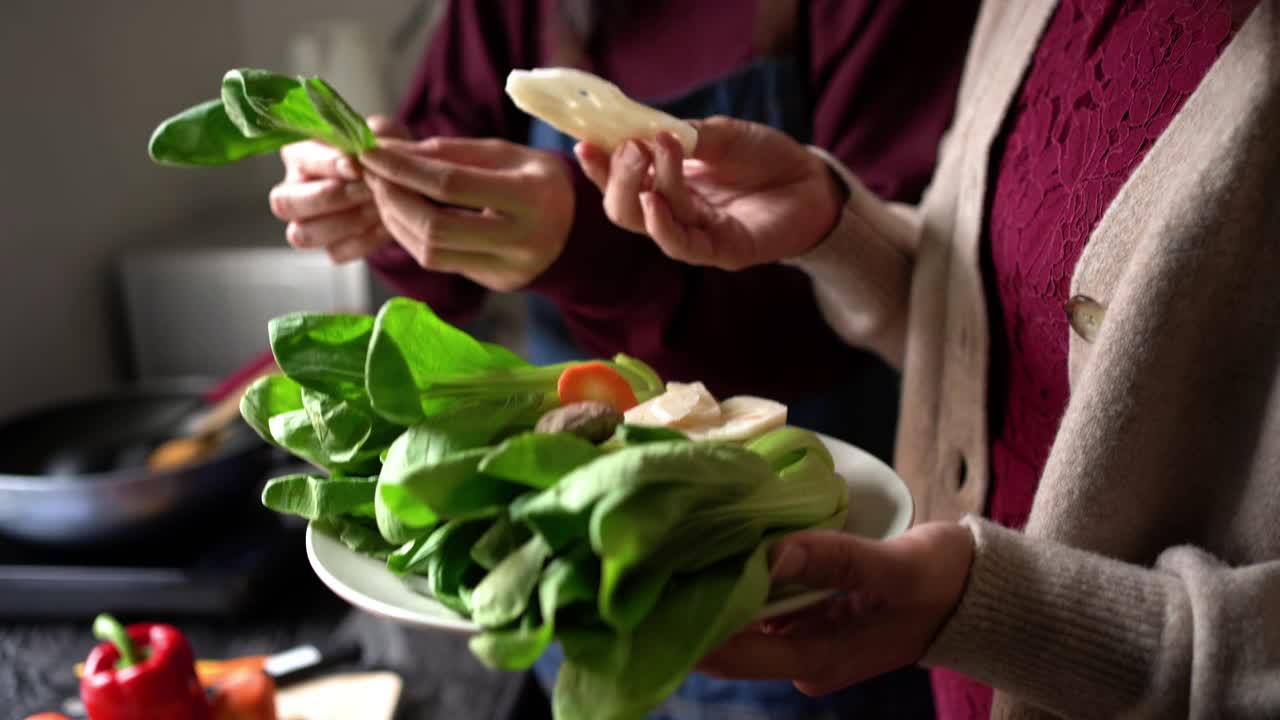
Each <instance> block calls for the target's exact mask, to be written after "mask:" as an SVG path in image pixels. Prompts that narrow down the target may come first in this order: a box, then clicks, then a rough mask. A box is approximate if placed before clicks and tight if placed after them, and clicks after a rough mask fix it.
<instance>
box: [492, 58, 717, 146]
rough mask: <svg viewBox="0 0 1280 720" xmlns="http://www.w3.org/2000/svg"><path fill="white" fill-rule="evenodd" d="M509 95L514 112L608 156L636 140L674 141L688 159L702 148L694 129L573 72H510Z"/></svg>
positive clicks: (596, 79) (602, 81)
mask: <svg viewBox="0 0 1280 720" xmlns="http://www.w3.org/2000/svg"><path fill="white" fill-rule="evenodd" d="M506 89H507V95H508V96H509V97H510V98H511V101H512V102H514V103H515V104H516V107H518V108H520V109H521V110H523V111H525V112H526V113H529V114H530V115H532V116H534V117H536V118H538V119H539V120H542V121H543V122H545V123H547V124H548V125H550V126H551V127H553V128H555V129H557V130H559V131H560V132H562V133H564V134H566V135H570V136H572V137H575V138H577V139H579V140H582V141H585V142H589V143H591V144H593V145H598V146H600V147H601V148H603V149H604V150H605V151H607V152H613V149H614V148H616V147H617V146H619V145H621V144H622V143H623V142H625V141H627V140H632V139H644V140H652V139H654V138H656V137H657V136H658V133H660V132H664V131H665V132H669V133H671V134H672V135H675V136H676V138H677V139H678V140H679V141H680V145H681V146H682V147H683V148H684V152H685V154H686V155H692V154H693V149H694V148H695V147H696V146H697V144H698V131H697V130H694V129H693V126H692V125H690V124H689V123H687V122H684V121H682V120H678V119H676V118H674V117H672V116H670V115H668V114H666V113H664V112H662V111H660V110H655V109H653V108H651V107H648V106H646V105H642V104H640V103H638V102H636V101H635V100H632V99H631V98H629V97H627V96H626V95H625V94H624V93H623V92H622V90H621V89H619V88H618V86H617V85H614V84H613V83H611V82H609V81H607V80H605V79H603V78H600V77H597V76H595V75H592V74H591V73H587V72H582V71H581V70H574V69H572V68H535V69H533V70H512V71H511V73H510V74H509V75H507V88H506Z"/></svg>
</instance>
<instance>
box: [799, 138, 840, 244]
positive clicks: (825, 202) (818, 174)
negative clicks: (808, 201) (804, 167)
mask: <svg viewBox="0 0 1280 720" xmlns="http://www.w3.org/2000/svg"><path fill="white" fill-rule="evenodd" d="M805 154H806V155H808V162H809V165H810V170H809V172H810V175H811V176H812V177H814V178H815V184H816V185H817V188H818V192H817V197H816V198H815V201H816V202H815V206H814V208H813V210H812V211H813V214H814V215H813V216H814V217H815V218H818V220H817V227H818V228H819V229H820V232H818V234H817V236H816V237H814V238H813V239H812V241H811V242H809V243H808V244H807V245H806V246H805V247H804V248H802V249H801V251H800V252H798V253H796V254H795V257H799V256H800V255H805V254H807V253H809V252H810V251H812V250H813V249H814V248H816V247H817V246H818V245H820V244H822V241H823V240H825V239H827V237H828V236H829V235H831V233H832V231H834V230H835V229H836V226H837V225H839V224H840V214H841V212H842V210H843V209H844V206H845V203H846V202H848V200H849V188H848V187H846V186H845V184H844V181H843V180H841V179H840V176H839V175H838V174H837V173H836V171H835V170H834V169H833V168H832V167H831V166H830V165H828V164H827V163H826V161H825V160H823V159H822V158H821V157H818V156H817V155H814V154H812V153H805Z"/></svg>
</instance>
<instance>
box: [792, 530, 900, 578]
mask: <svg viewBox="0 0 1280 720" xmlns="http://www.w3.org/2000/svg"><path fill="white" fill-rule="evenodd" d="M880 545H881V543H876V542H872V541H868V540H863V539H861V538H858V537H855V536H853V535H849V534H848V533H843V532H835V531H831V530H822V531H814V532H803V533H797V534H795V535H791V536H788V537H786V538H783V539H782V540H779V541H778V543H777V544H776V545H775V546H774V548H773V553H772V564H771V571H770V574H771V575H772V577H773V579H774V580H775V581H783V582H790V583H798V584H800V585H804V586H806V587H811V588H819V589H830V590H842V591H851V590H859V589H883V588H884V587H885V585H884V584H885V583H886V582H888V581H890V580H891V578H892V576H893V575H894V574H895V572H894V570H895V564H894V563H893V562H892V561H891V559H890V558H888V557H886V556H885V552H884V549H883V548H882V547H880Z"/></svg>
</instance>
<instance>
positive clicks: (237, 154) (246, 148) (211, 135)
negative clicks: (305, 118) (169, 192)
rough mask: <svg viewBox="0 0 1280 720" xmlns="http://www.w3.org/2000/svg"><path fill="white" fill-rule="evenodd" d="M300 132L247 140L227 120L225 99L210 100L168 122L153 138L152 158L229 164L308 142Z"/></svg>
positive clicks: (167, 162) (174, 162)
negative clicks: (290, 144)
mask: <svg viewBox="0 0 1280 720" xmlns="http://www.w3.org/2000/svg"><path fill="white" fill-rule="evenodd" d="M306 139H307V136H306V135H302V134H298V133H289V132H284V131H281V132H277V133H272V134H270V135H261V136H257V137H245V135H244V134H243V133H241V132H240V129H239V128H238V127H236V126H235V124H234V123H232V122H231V118H229V117H227V111H226V109H224V108H223V107H222V100H221V99H217V100H207V101H205V102H202V103H200V104H199V105H196V106H194V107H191V108H188V109H186V110H183V111H182V112H180V113H178V114H177V115H174V116H173V117H171V118H169V119H168V120H165V121H164V122H163V123H161V124H160V126H159V127H157V128H156V129H155V131H154V132H153V133H152V135H151V141H150V142H149V143H148V148H149V151H150V153H151V159H152V160H155V161H156V162H158V163H163V164H165V165H195V166H200V165H204V166H209V165H226V164H228V163H232V162H236V161H237V160H243V159H245V158H247V157H253V156H254V155H265V154H267V153H273V152H275V151H276V150H279V149H280V148H282V147H284V146H285V145H288V144H289V143H294V142H298V141H299V140H306Z"/></svg>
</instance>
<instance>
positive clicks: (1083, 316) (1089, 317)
mask: <svg viewBox="0 0 1280 720" xmlns="http://www.w3.org/2000/svg"><path fill="white" fill-rule="evenodd" d="M1062 308H1063V310H1065V311H1066V313H1067V322H1069V323H1070V324H1071V329H1072V330H1074V331H1075V333H1076V334H1077V335H1079V336H1080V337H1081V338H1084V341H1085V342H1093V339H1094V338H1096V337H1098V328H1100V327H1102V318H1103V317H1104V316H1105V315H1106V314H1107V308H1106V307H1105V306H1103V305H1102V304H1101V303H1099V302H1098V301H1097V300H1094V299H1093V298H1091V297H1088V296H1087V295H1076V296H1075V297H1073V298H1071V299H1070V300H1068V301H1067V303H1066V304H1065V305H1063V306H1062Z"/></svg>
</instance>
